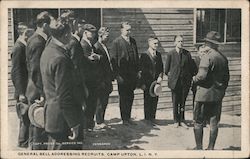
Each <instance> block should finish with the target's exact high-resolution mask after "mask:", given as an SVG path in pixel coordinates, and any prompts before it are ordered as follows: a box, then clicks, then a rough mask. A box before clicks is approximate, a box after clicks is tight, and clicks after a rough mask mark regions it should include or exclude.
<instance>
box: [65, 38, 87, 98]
mask: <svg viewBox="0 0 250 159" xmlns="http://www.w3.org/2000/svg"><path fill="white" fill-rule="evenodd" d="M67 48H68V49H69V50H70V55H71V60H72V61H73V64H74V74H75V76H77V77H79V78H75V86H76V88H75V89H74V95H75V96H76V98H77V99H81V100H84V99H86V98H87V94H88V89H87V87H86V83H85V82H86V77H85V72H84V69H83V68H84V66H83V64H84V63H83V62H82V60H83V58H84V56H83V48H82V46H81V43H80V41H78V40H77V39H76V38H75V37H74V36H72V37H71V39H70V42H69V44H68V45H67ZM79 102H80V101H79Z"/></svg>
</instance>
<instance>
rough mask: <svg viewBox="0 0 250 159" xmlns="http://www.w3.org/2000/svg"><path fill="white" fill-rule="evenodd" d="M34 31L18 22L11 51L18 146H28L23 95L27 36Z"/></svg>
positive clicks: (26, 106)
mask: <svg viewBox="0 0 250 159" xmlns="http://www.w3.org/2000/svg"><path fill="white" fill-rule="evenodd" d="M33 33H34V29H29V28H28V27H27V26H26V25H25V24H23V23H19V24H18V34H19V37H18V39H17V41H16V43H15V45H14V47H13V48H12V53H11V61H12V68H11V79H12V82H13V85H14V87H15V99H16V100H17V105H16V107H17V114H18V117H19V118H20V124H19V135H18V146H19V147H28V139H29V126H30V121H29V118H28V108H29V106H28V101H27V97H26V96H25V93H26V88H27V84H28V70H27V64H26V54H25V50H26V46H27V40H28V38H29V37H30V36H31V35H32V34H33Z"/></svg>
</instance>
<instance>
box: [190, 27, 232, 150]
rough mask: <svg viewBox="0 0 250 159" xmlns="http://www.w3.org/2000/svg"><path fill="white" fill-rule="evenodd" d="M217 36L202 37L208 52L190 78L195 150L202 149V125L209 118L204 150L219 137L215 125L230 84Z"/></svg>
mask: <svg viewBox="0 0 250 159" xmlns="http://www.w3.org/2000/svg"><path fill="white" fill-rule="evenodd" d="M219 39H220V34H219V33H218V32H215V31H210V32H209V33H208V34H207V36H206V38H205V45H206V46H207V47H208V51H207V52H206V53H205V54H204V55H203V56H202V57H201V61H200V65H199V71H198V74H197V75H196V76H194V77H193V83H194V84H197V85H198V87H197V92H196V97H195V101H196V105H195V109H194V120H195V124H194V136H195V141H196V147H195V149H197V150H201V149H202V148H203V145H202V140H203V123H204V120H206V119H208V122H209V124H210V137H209V144H208V147H207V150H213V149H214V145H215V141H216V138H217V135H218V124H219V121H220V116H221V107H222V99H223V97H224V95H225V91H226V88H227V86H228V81H229V68H228V60H227V58H226V57H225V56H224V55H223V54H222V53H220V52H219V51H218V45H219Z"/></svg>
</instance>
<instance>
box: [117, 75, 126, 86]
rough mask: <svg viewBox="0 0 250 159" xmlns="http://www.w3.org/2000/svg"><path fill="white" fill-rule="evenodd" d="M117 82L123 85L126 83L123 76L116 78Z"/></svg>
mask: <svg viewBox="0 0 250 159" xmlns="http://www.w3.org/2000/svg"><path fill="white" fill-rule="evenodd" d="M116 80H117V82H118V83H119V84H121V83H123V82H124V80H123V78H122V77H121V76H117V77H116Z"/></svg>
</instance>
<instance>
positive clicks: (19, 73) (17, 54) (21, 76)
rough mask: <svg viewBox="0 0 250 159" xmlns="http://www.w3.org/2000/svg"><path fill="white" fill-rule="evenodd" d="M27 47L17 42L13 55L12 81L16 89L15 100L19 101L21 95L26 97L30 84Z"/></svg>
mask: <svg viewBox="0 0 250 159" xmlns="http://www.w3.org/2000/svg"><path fill="white" fill-rule="evenodd" d="M25 49H26V46H25V45H24V44H23V43H22V42H20V41H19V40H17V41H16V43H15V45H14V47H13V48H12V53H11V61H12V68H11V79H12V82H13V84H14V87H15V95H14V96H15V98H16V99H18V97H19V95H20V94H23V95H25V92H26V88H27V84H28V70H27V64H26V55H25Z"/></svg>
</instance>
